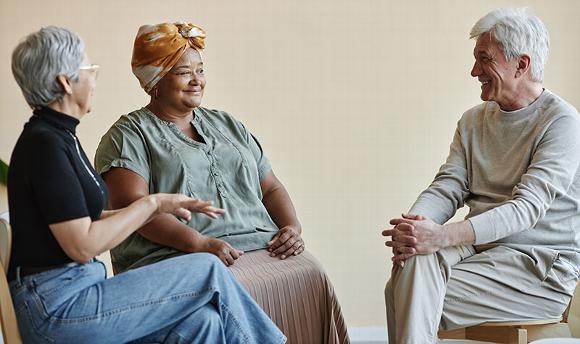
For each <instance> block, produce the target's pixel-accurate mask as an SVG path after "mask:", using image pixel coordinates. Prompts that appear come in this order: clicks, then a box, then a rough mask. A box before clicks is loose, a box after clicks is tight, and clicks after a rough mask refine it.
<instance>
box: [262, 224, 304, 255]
mask: <svg viewBox="0 0 580 344" xmlns="http://www.w3.org/2000/svg"><path fill="white" fill-rule="evenodd" d="M268 251H269V252H270V256H272V257H276V256H277V255H280V259H286V258H288V257H289V256H291V255H294V256H297V255H299V254H300V253H302V252H304V240H302V236H301V235H300V231H299V230H298V229H296V228H294V227H292V226H286V227H283V228H281V229H280V230H279V231H278V233H276V235H275V236H274V237H273V238H272V240H270V241H268Z"/></svg>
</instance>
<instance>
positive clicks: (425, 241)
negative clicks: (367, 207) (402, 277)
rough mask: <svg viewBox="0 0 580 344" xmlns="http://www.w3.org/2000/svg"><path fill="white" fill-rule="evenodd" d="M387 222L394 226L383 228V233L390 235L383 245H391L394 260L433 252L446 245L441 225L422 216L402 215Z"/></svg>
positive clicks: (397, 260)
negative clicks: (389, 238)
mask: <svg viewBox="0 0 580 344" xmlns="http://www.w3.org/2000/svg"><path fill="white" fill-rule="evenodd" d="M389 223H390V224H391V225H394V227H393V228H392V229H387V230H384V231H383V235H384V236H390V237H391V240H389V241H387V242H385V245H387V246H390V247H393V250H394V252H396V253H395V255H394V256H393V261H394V262H399V261H404V260H405V259H407V258H409V257H411V256H413V255H415V254H430V253H434V252H437V251H439V250H440V249H442V248H443V247H446V236H445V232H444V230H443V226H442V225H439V224H437V223H435V222H433V221H431V220H429V219H426V218H424V217H422V216H403V217H402V218H396V219H392V220H391V221H390V222H389ZM413 250H414V252H413ZM397 253H398V254H397Z"/></svg>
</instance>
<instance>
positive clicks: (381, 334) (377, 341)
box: [348, 326, 388, 344]
mask: <svg viewBox="0 0 580 344" xmlns="http://www.w3.org/2000/svg"><path fill="white" fill-rule="evenodd" d="M348 336H349V337H350V342H351V343H352V344H386V343H387V342H388V339H387V329H386V327H385V326H374V327H349V328H348Z"/></svg>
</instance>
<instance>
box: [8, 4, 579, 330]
mask: <svg viewBox="0 0 580 344" xmlns="http://www.w3.org/2000/svg"><path fill="white" fill-rule="evenodd" d="M505 5H517V6H529V7H531V8H532V9H533V10H534V12H535V13H537V14H538V15H539V16H540V17H541V18H542V19H543V20H544V21H545V23H546V25H547V26H548V28H549V30H550V32H551V36H552V52H551V56H550V60H549V62H548V67H547V70H546V86H547V87H548V88H550V89H551V90H552V91H554V92H556V93H557V94H559V95H561V96H562V97H564V98H565V99H567V100H568V101H570V102H571V103H572V104H574V105H575V106H576V107H580V92H579V91H578V78H579V76H580V64H579V63H578V61H580V44H579V43H580V42H579V39H578V33H579V32H580V21H579V20H578V19H577V14H578V13H580V2H577V1H573V0H570V1H558V0H555V1H549V2H546V1H477V2H475V1H427V0H425V1H412V2H411V1H409V2H402V1H363V0H360V1H336V0H335V1H331V0H321V1H311V0H310V1H308V0H295V1H266V0H264V1H258V0H247V1H191V0H189V1H181V0H171V1H143V0H142V1H128V0H125V1H105V0H102V1H79V0H71V1H65V0H53V1H35V2H34V3H31V2H30V1H18V0H2V1H1V2H0V41H1V42H2V48H0V80H2V83H0V123H1V124H0V157H1V158H3V159H4V160H7V159H8V158H9V156H10V152H11V150H12V147H13V145H14V142H15V140H16V139H17V136H18V134H19V132H20V130H21V128H22V125H23V123H24V122H25V121H26V119H27V117H28V116H29V113H30V112H29V110H28V109H27V107H26V104H25V102H24V100H23V99H22V96H21V94H20V91H19V90H18V88H17V86H16V84H15V82H14V80H13V78H12V75H11V72H10V67H9V65H10V54H11V51H12V49H13V47H14V46H15V45H16V43H17V42H18V40H19V39H21V38H22V37H23V36H24V35H25V34H27V33H29V32H31V31H33V30H37V29H38V28H40V27H41V26H43V25H49V24H56V25H62V26H67V27H69V28H71V29H73V30H75V31H77V32H78V33H80V35H81V36H82V37H83V38H84V39H85V41H86V44H87V47H88V48H87V50H88V53H89V55H90V56H91V58H92V60H93V62H95V63H99V64H100V65H101V67H102V68H101V73H100V76H99V87H98V89H97V92H96V94H95V99H94V107H93V108H94V110H93V112H92V113H91V114H89V115H88V116H87V117H86V118H85V119H84V120H83V122H82V124H81V126H80V128H79V136H80V138H81V141H82V142H83V144H84V147H85V150H86V151H87V153H88V154H89V155H91V156H92V155H93V154H94V151H95V148H96V146H97V143H98V141H99V138H100V135H101V134H102V133H104V132H105V131H106V129H107V128H108V127H109V126H110V125H111V124H112V123H113V121H115V119H116V118H117V117H118V116H119V115H121V114H123V113H126V112H128V111H131V110H133V109H135V108H137V107H140V106H142V105H145V103H146V101H147V99H146V97H145V94H144V93H143V91H141V89H140V88H139V86H138V82H137V81H136V79H135V78H134V77H133V76H132V74H131V70H130V66H129V61H130V56H131V47H132V42H133V38H134V35H135V33H136V31H137V28H138V26H139V25H141V24H144V23H158V22H161V21H172V20H178V19H186V20H190V21H192V22H194V23H198V24H199V25H201V26H202V27H203V28H205V29H206V30H207V32H208V38H207V49H206V52H205V54H204V57H205V63H206V73H207V78H208V86H207V88H206V96H205V100H204V105H205V106H208V107H215V108H219V109H223V110H226V111H229V112H230V113H232V114H234V115H235V116H237V117H238V118H239V119H240V120H242V121H243V122H244V123H246V124H247V126H248V127H249V128H251V129H252V130H253V132H254V134H255V135H256V136H258V137H259V138H260V139H261V141H262V144H263V146H264V147H265V148H266V150H267V153H268V155H269V157H270V159H271V161H272V163H273V166H274V169H275V171H276V173H277V174H278V176H279V177H280V178H281V180H282V181H283V182H284V183H285V185H286V186H287V188H288V189H289V191H290V193H291V195H292V197H293V200H294V202H295V204H296V207H297V209H298V212H299V215H300V219H301V220H302V222H303V225H304V233H305V234H304V236H305V239H306V242H307V247H308V248H309V250H311V251H312V252H313V253H314V254H315V255H316V256H317V257H318V258H319V259H320V261H322V263H323V264H324V266H325V267H326V269H327V270H328V273H329V275H330V277H331V278H332V280H333V282H334V285H335V287H336V290H337V292H338V295H339V297H340V301H341V303H342V305H343V308H344V313H345V316H346V320H347V322H348V324H349V326H382V325H383V324H384V323H385V315H384V307H383V296H382V290H383V286H384V283H385V281H386V280H387V278H388V276H389V269H390V266H391V264H390V262H389V258H390V254H389V253H388V252H387V250H386V249H385V247H384V246H383V240H382V239H381V236H380V229H381V228H382V227H383V226H385V224H386V223H387V221H388V219H389V218H390V217H393V216H397V215H398V214H400V213H401V212H402V211H405V210H406V209H407V207H408V206H409V205H410V204H411V203H412V201H413V200H414V198H415V197H416V195H417V193H418V192H419V191H420V190H421V189H422V188H424V187H425V186H426V185H427V184H428V183H429V181H430V179H431V178H432V177H433V175H434V173H435V171H436V169H437V168H438V166H439V164H440V163H441V162H442V161H443V159H444V158H445V156H446V154H447V149H448V144H449V142H450V140H451V136H452V133H453V131H454V127H455V123H456V121H457V120H458V118H459V116H460V115H461V113H462V112H463V111H464V110H466V109H467V108H469V107H471V106H473V105H475V104H477V103H478V102H479V85H478V83H477V82H476V81H474V80H473V79H472V78H471V77H470V76H469V70H470V68H471V65H472V59H473V58H472V49H473V42H472V41H470V40H468V38H467V37H468V32H469V30H470V28H471V26H472V24H473V23H474V22H475V21H476V20H477V19H478V18H479V17H481V16H482V15H483V14H485V13H486V12H487V11H489V10H491V9H493V8H496V7H499V6H505ZM39 173H42V171H39ZM0 193H4V194H5V191H3V190H0ZM4 197H5V196H4ZM4 197H0V198H2V199H3V198H4ZM1 202H3V203H0V206H1V207H2V208H0V209H5V208H6V206H5V200H2V201H1Z"/></svg>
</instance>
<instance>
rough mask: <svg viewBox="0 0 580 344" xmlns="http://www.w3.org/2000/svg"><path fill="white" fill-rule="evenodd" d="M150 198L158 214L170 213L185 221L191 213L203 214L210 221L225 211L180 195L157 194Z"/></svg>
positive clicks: (205, 202) (208, 203)
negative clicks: (209, 218)
mask: <svg viewBox="0 0 580 344" xmlns="http://www.w3.org/2000/svg"><path fill="white" fill-rule="evenodd" d="M150 197H151V198H152V199H153V201H154V202H155V203H156V205H157V212H158V213H171V214H173V215H175V216H178V217H180V218H183V219H185V220H187V221H189V220H191V213H192V212H194V213H201V214H205V215H207V216H209V217H211V218H212V219H215V218H217V217H218V216H219V215H222V214H224V213H225V210H223V209H221V208H216V207H214V206H212V202H211V201H202V200H199V199H195V198H191V197H187V196H185V195H181V194H164V193H158V194H153V195H151V196H150Z"/></svg>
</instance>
